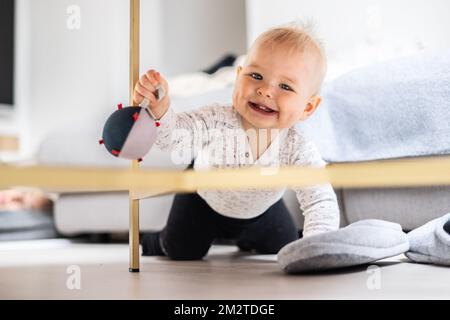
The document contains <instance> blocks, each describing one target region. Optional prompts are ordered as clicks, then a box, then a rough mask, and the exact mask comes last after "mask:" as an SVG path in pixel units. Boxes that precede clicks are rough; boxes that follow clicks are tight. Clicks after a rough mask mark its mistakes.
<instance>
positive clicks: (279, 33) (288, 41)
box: [249, 21, 327, 94]
mask: <svg viewBox="0 0 450 320" xmlns="http://www.w3.org/2000/svg"><path fill="white" fill-rule="evenodd" d="M280 44H284V45H287V46H288V47H289V48H290V49H291V50H293V51H294V52H299V53H302V54H304V53H308V54H312V55H313V56H314V57H315V58H316V59H315V63H316V73H315V74H314V79H312V81H313V91H314V92H313V93H314V94H317V93H318V92H319V91H320V87H321V85H322V82H323V80H324V78H325V74H326V72H327V60H326V55H325V49H324V47H323V45H322V42H321V41H320V40H319V39H318V38H317V37H316V36H315V33H314V29H313V24H312V23H310V22H309V23H304V22H301V21H296V22H291V23H289V24H286V25H282V26H279V27H275V28H272V29H269V30H267V31H265V32H264V33H262V34H261V35H259V36H258V38H256V40H255V42H254V43H253V45H252V46H251V48H250V51H251V50H252V49H253V48H255V47H258V46H269V47H270V48H274V47H275V46H277V45H280ZM250 51H249V52H250Z"/></svg>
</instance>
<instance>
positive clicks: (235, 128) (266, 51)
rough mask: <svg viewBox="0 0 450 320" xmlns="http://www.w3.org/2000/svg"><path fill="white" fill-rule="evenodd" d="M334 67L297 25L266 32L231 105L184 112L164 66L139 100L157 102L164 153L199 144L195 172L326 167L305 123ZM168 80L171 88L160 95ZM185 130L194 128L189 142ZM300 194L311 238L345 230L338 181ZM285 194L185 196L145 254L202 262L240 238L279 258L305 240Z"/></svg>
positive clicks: (149, 78) (138, 91)
mask: <svg viewBox="0 0 450 320" xmlns="http://www.w3.org/2000/svg"><path fill="white" fill-rule="evenodd" d="M325 73H326V58H325V55H324V52H323V49H322V47H321V45H320V43H319V42H318V41H317V40H316V39H314V37H313V36H312V34H311V33H309V32H308V31H307V29H305V28H302V27H299V26H296V25H287V26H283V27H278V28H273V29H270V30H268V31H266V32H264V33H263V34H261V35H260V36H259V37H258V38H257V39H256V41H255V42H254V44H253V45H252V46H251V48H250V50H249V52H248V54H247V57H246V60H245V62H244V64H243V65H242V66H239V67H238V68H237V77H236V84H235V88H234V92H233V97H232V104H231V105H218V104H213V105H209V106H206V107H202V108H200V109H198V110H195V111H191V112H183V113H176V112H174V110H172V109H171V108H170V98H169V94H168V93H169V88H168V84H167V81H166V80H165V79H164V78H163V77H162V76H161V75H160V74H159V73H158V72H156V71H154V70H150V71H148V72H147V73H146V74H144V75H143V76H142V77H141V78H140V79H139V82H138V83H137V84H136V86H135V90H134V99H135V101H136V102H138V103H140V102H141V101H143V100H144V99H145V98H147V99H148V100H149V102H150V108H151V111H152V113H153V115H154V117H155V118H157V119H158V120H159V122H160V127H159V128H158V135H157V140H156V145H158V146H159V147H160V148H161V149H162V150H171V151H173V152H174V150H176V149H178V148H180V146H181V147H182V148H187V147H193V149H194V150H195V152H194V153H193V154H192V156H191V157H190V158H189V161H191V160H192V159H194V160H193V162H192V163H191V167H192V168H194V170H201V169H205V168H224V167H227V168H228V167H235V168H237V167H248V166H255V165H258V166H261V167H272V168H273V167H274V166H278V165H280V166H290V165H299V166H316V167H323V166H325V165H326V163H325V162H324V161H323V160H322V158H321V156H320V155H319V152H318V150H317V148H316V146H315V145H314V144H313V143H312V142H311V141H309V140H308V139H307V138H306V137H305V136H304V135H302V133H301V132H298V131H297V130H296V128H295V124H296V123H298V122H299V121H305V120H306V119H308V117H310V116H311V115H312V114H313V113H314V111H315V110H316V108H317V107H318V105H319V103H320V100H321V98H320V96H319V89H320V86H321V83H322V81H323V78H324V75H325ZM158 85H161V86H162V87H163V88H164V90H165V92H166V95H165V96H164V98H162V99H161V100H159V101H158V99H157V94H156V92H157V90H156V87H157V86H158ZM180 132H184V133H188V135H187V136H188V139H186V134H184V138H183V135H180V134H179V133H180ZM230 133H231V134H230ZM242 137H244V138H243V139H242ZM212 155H214V156H212ZM294 191H295V192H296V195H297V199H298V201H299V204H300V208H301V210H302V212H303V215H304V217H305V220H304V226H303V236H304V237H308V236H311V235H315V234H318V233H322V232H327V231H332V230H336V229H338V228H339V208H338V205H337V200H336V195H335V193H334V191H333V189H332V187H331V185H329V184H324V185H317V186H311V187H305V188H295V189H294ZM284 192H285V188H283V189H241V190H225V191H224V190H197V192H196V193H191V194H177V195H175V198H174V202H173V205H172V208H171V210H170V214H169V217H168V221H167V225H166V227H165V228H164V229H163V230H162V231H161V232H158V233H151V234H146V235H144V236H143V237H142V248H143V255H167V256H168V257H169V258H171V259H175V260H194V259H201V258H202V257H204V256H205V255H206V254H207V252H208V250H209V248H210V246H211V244H212V243H213V241H214V240H215V239H217V238H230V239H235V240H236V241H237V242H236V243H237V245H238V246H239V248H240V249H242V250H248V251H249V250H254V251H256V252H258V253H260V254H275V253H277V252H278V251H279V250H280V249H281V248H282V247H283V246H285V245H286V244H288V243H289V242H292V241H294V240H296V239H298V232H297V228H296V226H295V223H294V221H293V220H292V217H291V216H290V214H289V212H288V210H287V208H286V206H285V205H284V203H283V202H282V200H281V198H282V196H283V193H284Z"/></svg>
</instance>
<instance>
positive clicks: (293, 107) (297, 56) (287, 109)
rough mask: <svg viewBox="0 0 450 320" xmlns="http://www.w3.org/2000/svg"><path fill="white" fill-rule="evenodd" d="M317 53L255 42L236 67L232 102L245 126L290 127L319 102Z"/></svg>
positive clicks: (319, 62) (305, 117)
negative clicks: (241, 63)
mask: <svg viewBox="0 0 450 320" xmlns="http://www.w3.org/2000/svg"><path fill="white" fill-rule="evenodd" d="M319 54H320V52H318V50H314V48H313V47H311V46H306V45H304V46H303V47H302V48H300V47H299V46H293V45H292V44H291V43H288V42H281V41H279V42H277V41H265V42H264V41H262V40H260V41H258V40H257V41H256V42H255V44H254V45H253V47H252V48H251V49H250V51H249V54H248V56H247V59H246V61H245V63H244V65H243V66H240V67H239V68H238V75H237V79H236V85H235V89H234V93H233V105H234V107H235V109H236V110H237V112H239V114H240V115H241V116H242V120H243V126H244V128H245V129H249V128H255V129H269V128H273V129H275V128H278V129H281V128H289V127H291V126H293V125H294V124H295V123H296V122H298V121H302V120H305V119H307V118H308V117H309V116H310V115H311V114H312V113H313V112H314V110H315V109H316V108H317V106H318V105H319V103H320V97H319V96H318V95H317V91H318V89H319V87H320V82H321V81H322V78H323V70H322V69H323V68H321V67H322V65H321V63H322V59H321V57H320V56H319Z"/></svg>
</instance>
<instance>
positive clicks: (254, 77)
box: [250, 72, 263, 80]
mask: <svg viewBox="0 0 450 320" xmlns="http://www.w3.org/2000/svg"><path fill="white" fill-rule="evenodd" d="M250 76H251V77H252V78H253V79H255V80H262V78H263V77H262V75H260V74H259V73H255V72H252V73H251V74H250Z"/></svg>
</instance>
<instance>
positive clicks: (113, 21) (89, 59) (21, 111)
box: [0, 0, 246, 154]
mask: <svg viewBox="0 0 450 320" xmlns="http://www.w3.org/2000/svg"><path fill="white" fill-rule="evenodd" d="M18 2H19V3H20V6H19V8H18V10H19V12H18V17H19V18H20V19H22V20H21V21H19V22H18V23H19V24H23V28H22V29H23V30H22V31H23V32H21V33H20V34H18V37H19V39H18V40H19V43H21V46H20V47H21V48H22V49H21V51H20V53H18V55H22V58H21V59H19V60H20V61H19V62H18V64H19V65H18V66H17V68H18V69H19V70H21V71H20V73H19V75H20V76H19V77H18V79H17V82H16V94H17V95H19V96H20V97H19V98H18V99H17V101H18V105H17V106H16V108H15V109H16V112H15V115H14V117H15V118H17V121H16V122H15V126H16V127H17V131H19V132H20V134H21V136H22V142H25V143H24V144H23V146H24V148H25V149H26V150H22V153H23V154H29V153H33V152H34V151H35V149H36V147H37V146H38V144H39V143H40V140H41V139H42V137H44V136H45V135H46V134H47V132H49V131H51V130H53V129H54V128H55V127H58V126H59V127H61V126H64V125H65V123H67V121H68V120H70V119H72V118H80V117H98V123H99V128H100V127H101V126H102V124H103V121H104V119H105V118H106V116H107V115H108V114H109V113H110V112H111V110H112V108H114V106H115V104H116V103H118V102H124V103H126V102H127V100H128V65H129V62H128V54H129V1H128V0H39V1H33V0H19V1H18ZM70 5H77V6H79V8H80V10H81V25H80V26H81V28H80V29H79V30H77V29H75V30H70V29H69V28H68V27H67V19H68V18H69V14H68V13H67V12H66V10H67V8H68V7H69V6H70ZM244 9H245V3H244V0H215V1H208V0H189V1H175V0H141V71H143V70H146V69H148V68H150V67H155V68H158V69H159V70H161V71H162V72H165V73H167V74H176V73H180V72H187V71H195V70H198V69H202V68H205V67H207V66H209V64H210V63H213V62H215V60H216V59H218V58H219V57H220V56H221V55H223V54H225V53H226V52H234V53H237V54H241V53H243V51H244V50H245V42H246V34H245V30H244V29H245V12H244ZM24 20H26V21H24ZM24 49H26V52H24ZM99 110H102V111H101V112H99ZM103 110H104V111H103ZM103 115H104V116H103ZM0 118H1V116H0ZM5 121H9V120H5ZM1 125H2V122H1V119H0V126H1ZM67 129H70V130H79V131H80V132H82V131H83V130H84V129H85V128H67ZM67 143H70V141H68V142H67Z"/></svg>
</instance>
